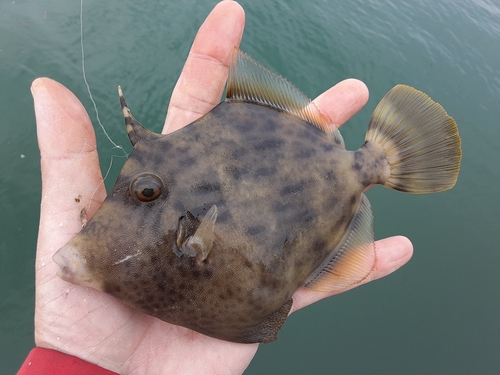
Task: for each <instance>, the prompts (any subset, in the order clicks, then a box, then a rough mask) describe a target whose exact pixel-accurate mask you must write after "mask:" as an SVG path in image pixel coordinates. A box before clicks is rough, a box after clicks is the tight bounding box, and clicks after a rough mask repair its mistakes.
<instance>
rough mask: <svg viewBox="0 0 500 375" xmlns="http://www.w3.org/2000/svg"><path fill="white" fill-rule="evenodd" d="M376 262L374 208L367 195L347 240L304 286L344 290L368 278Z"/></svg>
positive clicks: (349, 230)
mask: <svg viewBox="0 0 500 375" xmlns="http://www.w3.org/2000/svg"><path fill="white" fill-rule="evenodd" d="M376 265H377V252H376V249H375V241H374V237H373V215H372V209H371V206H370V202H369V201H368V198H367V197H366V196H365V195H364V194H363V195H362V198H361V205H360V208H359V210H358V212H357V213H356V215H355V216H354V218H353V219H352V221H351V224H350V225H349V228H348V230H347V232H346V235H345V237H344V239H343V240H342V241H341V243H340V244H339V245H338V246H337V248H335V249H334V250H333V251H332V252H331V255H330V256H329V257H328V258H327V259H325V261H324V262H323V263H322V264H321V266H320V267H318V268H317V270H316V271H315V272H313V273H312V274H311V275H310V276H309V278H308V279H307V280H306V282H305V283H304V286H305V287H307V288H309V289H312V290H316V291H321V292H329V293H331V292H340V291H343V290H346V289H350V288H352V287H354V286H356V285H357V284H360V283H362V282H363V281H365V280H366V279H367V278H368V277H369V276H370V275H371V274H372V273H373V271H374V270H375V267H376Z"/></svg>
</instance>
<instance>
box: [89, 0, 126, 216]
mask: <svg viewBox="0 0 500 375" xmlns="http://www.w3.org/2000/svg"><path fill="white" fill-rule="evenodd" d="M80 47H81V55H82V75H83V82H84V83H85V86H86V87H87V92H88V94H89V98H90V101H91V102H92V105H93V106H94V111H95V115H96V119H97V123H98V124H99V126H100V127H101V129H102V131H103V133H104V135H105V136H106V138H107V139H108V141H109V142H110V143H111V144H112V145H113V148H118V149H120V150H122V152H123V155H111V159H110V162H109V166H108V170H107V171H106V174H105V175H104V177H103V179H102V181H101V182H100V183H99V184H98V185H97V186H96V188H95V190H94V192H93V193H92V196H91V197H90V200H89V209H90V203H91V202H92V198H93V197H94V195H95V193H96V191H97V189H99V187H100V186H101V185H102V184H104V181H105V180H106V178H107V177H108V175H109V172H110V171H111V167H112V166H113V159H114V158H115V157H120V158H123V157H127V156H128V154H127V153H126V152H125V150H124V149H123V146H121V145H118V144H116V143H115V142H114V141H113V139H111V137H110V136H109V134H108V132H107V131H106V128H105V127H104V125H103V124H102V122H101V119H100V117H99V110H98V109H97V104H96V102H95V100H94V97H93V95H92V91H91V90H90V86H89V83H88V81H87V73H86V71H85V48H84V44H83V0H80Z"/></svg>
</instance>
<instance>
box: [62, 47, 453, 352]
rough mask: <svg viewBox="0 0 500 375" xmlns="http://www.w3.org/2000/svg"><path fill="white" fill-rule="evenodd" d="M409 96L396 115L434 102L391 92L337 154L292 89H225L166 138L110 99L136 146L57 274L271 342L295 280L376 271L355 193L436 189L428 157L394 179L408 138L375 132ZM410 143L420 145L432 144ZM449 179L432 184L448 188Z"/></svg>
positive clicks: (232, 336) (191, 324) (319, 282)
mask: <svg viewBox="0 0 500 375" xmlns="http://www.w3.org/2000/svg"><path fill="white" fill-rule="evenodd" d="M236 53H239V52H238V51H236ZM238 56H241V55H238ZM245 61H246V60H245ZM266 74H268V71H265V72H264V76H265V75H266ZM272 79H273V78H271V80H272ZM278 83H280V82H279V81H278ZM286 84H287V83H285V86H286ZM258 85H262V84H261V82H260V81H259V83H258ZM274 85H275V83H273V86H274ZM231 87H232V86H231ZM259 87H260V86H259ZM287 87H288V86H286V87H285V91H286V90H287ZM259 90H260V89H259ZM412 90H413V91H412ZM228 91H230V90H228ZM264 91H265V92H269V90H264ZM406 94H408V98H407V99H406V100H404V101H402V102H401V103H399V102H398V103H397V108H396V109H397V111H396V113H399V112H398V111H403V110H404V108H405V106H407V105H409V103H412V102H413V101H417V102H419V101H420V102H422V103H424V104H426V105H427V107H428V108H430V110H435V109H436V106H437V104H436V103H434V102H432V101H430V99H428V97H426V96H425V94H421V93H419V92H416V90H414V89H407V88H405V87H400V88H399V89H397V90H396V92H393V94H392V96H390V95H389V94H388V95H389V96H388V99H387V100H383V101H382V102H381V104H380V105H379V106H381V108H380V109H378V110H376V113H375V114H377V115H380V114H383V115H387V116H386V117H387V118H388V120H387V119H381V120H380V119H378V117H377V116H375V114H374V118H375V119H376V120H374V122H373V124H372V123H371V124H370V131H369V133H368V134H369V135H367V140H366V141H365V144H364V145H363V146H362V147H361V148H360V149H359V150H357V151H347V150H345V148H344V146H343V144H342V141H341V137H340V135H339V134H336V133H331V134H328V133H327V132H326V131H325V130H324V129H325V128H326V127H323V128H322V127H321V125H322V124H321V121H319V126H315V125H318V123H317V122H316V120H315V119H316V118H320V117H318V116H316V114H314V113H313V114H312V115H311V114H306V115H305V116H302V113H304V111H303V108H305V105H306V104H307V103H305V104H304V105H302V106H299V105H298V104H301V103H302V102H301V100H302V99H301V97H300V96H294V95H295V93H294V92H292V93H291V94H290V95H288V97H287V96H286V95H285V97H287V98H288V99H290V100H288V99H287V101H286V103H285V104H286V105H284V104H283V103H282V102H280V99H278V100H275V99H274V98H275V97H277V95H276V93H274V92H272V91H271V94H270V95H268V96H267V97H266V95H267V94H263V98H264V99H265V100H260V99H259V98H258V99H259V100H253V99H252V100H250V99H249V98H246V97H243V98H242V99H241V98H237V97H236V96H231V97H230V98H229V99H228V100H226V101H225V102H222V103H221V104H219V105H218V106H217V107H215V108H214V109H213V110H212V111H210V112H209V113H208V114H207V115H205V116H203V117H202V118H200V119H199V120H197V121H195V122H193V123H192V124H190V125H188V126H186V127H185V128H182V129H180V130H178V131H176V132H174V133H172V134H169V135H164V136H162V135H157V134H154V133H151V132H149V131H147V130H146V129H145V128H143V127H142V126H141V125H140V124H139V123H137V122H136V120H135V119H134V118H133V117H132V116H131V114H130V111H129V110H128V107H127V105H126V103H125V101H124V99H123V97H121V100H122V108H123V110H124V115H125V118H126V124H127V131H128V133H129V137H130V139H131V141H132V144H133V145H134V150H133V151H132V153H131V154H130V156H129V157H128V159H127V161H126V162H125V164H124V166H123V168H122V171H121V173H120V175H119V177H118V179H117V181H116V183H115V185H114V187H113V188H112V190H111V191H110V193H109V195H108V197H107V198H106V200H105V201H104V203H103V205H102V206H101V208H100V209H99V210H98V211H97V213H96V214H95V215H94V217H93V218H92V220H91V221H90V222H89V223H88V224H87V225H86V226H85V228H83V230H82V231H81V232H80V233H79V234H78V235H77V236H76V237H74V238H73V239H72V240H71V241H70V242H69V243H68V244H67V245H65V246H64V247H63V248H61V249H60V250H59V251H58V252H57V253H56V254H55V255H54V261H55V262H56V263H57V264H59V265H60V266H61V270H60V271H59V276H60V277H62V278H63V279H64V280H67V281H70V282H73V283H75V284H78V285H84V286H90V287H93V288H96V289H99V290H102V291H104V292H106V293H109V294H111V295H113V296H115V297H117V298H118V299H119V300H121V301H122V302H124V303H125V304H127V305H130V306H132V307H134V308H137V309H140V310H141V311H143V312H145V313H147V314H149V315H152V316H155V317H157V318H159V319H162V320H164V321H166V322H169V323H172V324H176V325H180V326H184V327H187V328H190V329H193V330H195V331H197V332H200V333H203V334H206V335H208V336H211V337H215V338H219V339H223V340H228V341H234V342H242V343H253V342H270V341H273V340H276V338H277V334H278V331H279V329H280V328H281V326H282V325H283V323H284V321H285V320H286V317H287V315H288V313H289V310H290V308H291V305H292V295H293V293H294V292H295V290H296V289H297V288H298V287H300V286H302V285H304V286H306V287H310V288H312V289H315V288H316V289H317V290H325V289H324V288H325V287H324V285H325V284H326V285H333V286H335V284H337V285H341V286H343V285H344V284H343V282H344V281H345V280H348V282H350V280H351V279H352V280H354V283H356V282H360V281H361V280H362V279H363V277H366V275H368V274H369V273H370V272H371V270H372V269H373V267H374V264H375V261H376V254H375V248H374V246H373V229H372V223H371V220H372V219H371V209H370V207H369V203H368V200H367V199H366V197H365V196H364V194H363V190H365V189H366V188H367V187H368V186H369V185H372V184H376V183H380V184H387V183H391V184H393V185H395V187H393V188H397V189H399V190H405V189H407V190H408V191H411V190H412V189H414V190H415V189H417V188H418V189H420V190H421V191H418V192H430V191H434V190H436V189H435V188H434V187H435V181H434V177H432V179H431V180H430V182H427V180H426V179H425V178H426V176H427V174H425V173H424V175H423V176H421V170H422V168H421V167H422V165H425V164H426V163H427V162H430V161H429V160H425V158H424V160H423V161H422V162H420V164H419V165H418V166H416V167H414V166H413V165H412V166H411V168H416V170H417V174H418V179H423V182H421V183H420V185H419V184H417V187H416V188H415V186H414V185H415V182H414V179H412V178H409V181H410V182H404V183H399V180H400V179H401V178H400V177H394V176H393V173H392V170H393V169H396V170H398V171H400V172H401V175H402V176H407V175H408V171H407V170H406V169H405V166H404V165H403V166H400V165H399V164H401V160H402V159H404V158H403V157H398V156H399V155H407V153H406V154H405V153H399V151H401V150H406V149H405V148H404V147H403V146H401V145H407V144H410V145H411V144H412V142H411V140H412V139H413V137H414V136H413V133H414V132H413V131H406V133H409V134H410V135H411V136H410V141H408V139H406V138H405V139H403V140H402V141H400V142H399V143H398V144H396V145H393V144H392V143H390V142H389V144H390V146H391V147H390V148H388V147H386V148H384V147H383V145H382V144H383V142H381V141H378V140H377V141H376V140H374V138H375V137H372V135H374V136H376V135H378V134H380V133H384V134H388V135H387V136H392V135H389V134H391V133H390V131H389V130H387V128H389V129H391V127H390V126H388V125H392V124H393V123H394V122H395V121H396V120H397V119H399V118H402V117H404V116H394V115H392V109H393V101H392V99H393V98H394V97H396V98H397V97H398V96H399V95H406ZM249 96H250V95H249ZM253 97H254V96H253V94H252V98H253ZM297 98H298V99H297ZM420 102H419V107H418V108H419V110H421V109H422V108H424V109H425V108H426V107H422V106H421V105H420V104H422V103H420ZM290 103H291V104H290ZM297 103H298V104H297ZM282 104H283V105H282ZM299 107H300V108H299ZM297 108H299V109H298V110H297ZM424 114H425V111H424ZM315 116H316V117H315ZM416 116H417V118H416V120H415V121H416V122H418V123H420V118H418V115H416ZM379 117H380V116H379ZM382 117H384V116H382ZM435 117H437V120H435V121H436V122H437V123H438V126H441V123H442V122H443V121H444V122H445V123H446V124H448V123H449V117H448V116H447V115H446V113H445V112H444V110H442V108H441V107H439V108H437V115H435ZM425 118H427V117H425ZM410 122H411V121H410ZM451 122H452V123H449V124H448V125H449V127H450V129H451V130H447V132H448V133H446V132H445V133H446V134H444V135H442V136H441V135H440V136H439V137H441V138H442V139H444V140H446V141H447V140H448V139H450V137H452V138H453V137H454V138H453V139H454V140H455V142H454V143H453V142H452V143H451V146H449V148H450V150H451V151H446V152H442V150H441V151H440V154H444V158H445V159H446V160H453V161H452V162H451V164H450V165H451V167H450V165H448V164H446V165H445V164H443V163H440V162H436V160H435V159H432V168H436V167H434V164H436V165H438V167H437V168H445V169H446V170H450V169H453V168H458V165H459V160H460V153H459V143H458V148H457V142H459V138H457V137H458V133H456V125H455V124H454V121H453V120H451ZM313 123H314V124H315V125H313ZM387 123H388V125H387ZM448 125H447V126H448ZM398 126H404V124H403V125H398ZM379 128H382V129H379ZM450 132H451V133H450ZM455 133H456V134H455ZM370 134H371V135H370ZM449 134H452V135H449ZM382 138H383V139H384V137H382ZM417 138H418V139H419V142H418V143H419V144H421V143H423V144H424V149H425V150H426V153H429V150H428V149H427V148H426V147H427V143H429V142H427V143H426V142H425V141H422V140H421V139H420V138H419V137H417ZM457 139H458V141H457ZM430 143H432V144H434V143H436V142H434V141H432V142H430ZM405 147H406V146H405ZM394 150H396V151H394ZM446 150H447V149H446ZM406 151H407V150H406ZM406 151H405V152H406ZM408 152H410V153H411V152H413V147H411V148H410V151H408ZM457 158H458V162H457ZM457 163H458V164H457ZM410 164H411V163H410ZM411 168H410V169H411ZM432 171H433V172H436V171H435V169H432ZM438 172H439V170H438ZM457 174H458V170H457V171H456V172H453V175H452V176H451V177H446V178H447V180H446V179H445V181H444V182H445V185H443V186H445V188H449V187H450V186H452V185H453V184H454V181H456V176H457ZM410 175H411V174H410ZM431 175H432V176H434V175H436V173H431ZM437 175H439V173H437ZM453 179H454V180H453ZM450 181H451V182H450ZM398 184H399V185H398ZM445 188H440V189H441V190H444V189H445ZM427 190H428V191H427ZM188 239H191V240H192V241H191V242H189V241H188ZM188 242H189V243H191V245H190V246H187V245H186V243H188ZM363 267H365V268H363ZM346 285H347V284H346ZM328 288H329V286H327V289H326V290H330V289H328Z"/></svg>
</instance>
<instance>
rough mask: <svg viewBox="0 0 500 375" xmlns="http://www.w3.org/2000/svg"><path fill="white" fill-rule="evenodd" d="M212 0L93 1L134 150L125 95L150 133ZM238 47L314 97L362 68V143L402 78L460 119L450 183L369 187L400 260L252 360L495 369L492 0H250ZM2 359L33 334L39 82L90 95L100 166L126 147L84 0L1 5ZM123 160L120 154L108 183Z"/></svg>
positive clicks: (314, 367)
mask: <svg viewBox="0 0 500 375" xmlns="http://www.w3.org/2000/svg"><path fill="white" fill-rule="evenodd" d="M214 4H215V2H212V1H203V2H202V1H194V0H191V1H175V2H174V1H164V2H160V1H148V2H135V1H130V0H126V1H123V0H121V1H119V0H108V1H106V2H102V1H101V2H100V1H85V2H84V6H83V10H84V13H83V20H84V23H83V28H82V30H83V36H84V46H85V68H86V75H87V79H88V83H89V86H90V89H91V91H92V94H93V97H94V99H95V102H96V106H97V108H98V110H99V117H100V120H101V122H102V123H103V125H104V126H105V127H106V129H107V131H108V133H109V134H110V136H111V137H112V138H113V139H114V141H115V142H117V143H119V144H122V145H124V147H125V148H126V149H127V150H130V146H129V144H128V140H127V138H126V134H125V131H124V127H123V119H122V117H121V116H122V115H121V111H120V109H119V104H118V100H117V96H116V86H117V85H122V87H123V88H124V90H125V92H126V95H127V100H128V102H129V103H130V104H131V105H132V109H133V111H134V114H135V116H136V117H137V118H138V119H140V121H141V122H142V123H143V124H144V125H146V126H147V127H149V128H150V129H153V130H155V131H159V130H160V129H161V127H162V124H163V119H164V116H165V111H166V108H167V103H168V100H169V96H170V93H171V91H172V89H173V87H174V85H175V82H176V79H177V77H178V75H179V73H180V70H181V68H182V65H183V63H184V60H185V57H186V55H187V52H188V50H189V47H190V44H191V42H192V39H193V37H194V35H195V33H196V31H197V29H198V27H199V25H200V24H201V23H202V22H203V20H204V18H205V17H206V15H207V14H208V12H209V11H210V9H211V8H212V7H213V5H214ZM241 4H242V5H243V7H244V8H245V10H246V12H247V27H246V32H245V36H244V38H243V43H242V48H243V49H244V50H245V51H247V52H248V53H250V54H251V55H252V56H253V57H255V58H256V59H257V60H258V61H260V62H262V63H264V64H265V65H267V66H269V67H271V68H272V69H274V70H276V71H278V72H279V73H280V74H282V75H283V76H285V77H286V78H288V79H289V80H290V81H292V82H293V83H294V84H295V85H296V86H298V87H299V88H301V89H302V90H303V91H304V92H305V93H306V94H307V95H309V96H310V97H315V96H316V95H318V94H320V93H321V92H322V91H324V90H326V89H327V88H329V87H330V86H332V85H333V84H335V83H336V82H338V81H340V80H342V79H345V78H348V77H356V78H358V79H361V80H363V81H364V82H365V83H366V84H367V85H368V87H369V89H370V95H371V97H370V101H369V102H368V104H367V105H366V107H365V108H364V109H363V110H362V111H361V112H360V113H359V114H357V115H356V116H355V117H354V118H353V119H352V120H351V121H350V122H349V124H348V125H346V126H345V127H343V129H342V133H343V135H344V138H345V139H346V143H347V146H348V147H349V148H351V149H353V148H357V147H359V146H360V145H361V144H362V142H363V139H364V132H365V130H366V124H367V122H368V119H369V117H370V115H371V112H372V111H373V109H374V108H375V106H376V104H377V102H378V101H379V100H380V98H381V97H382V96H383V95H384V94H385V93H386V92H387V91H388V90H389V89H390V88H391V87H392V86H394V85H395V84H397V83H405V84H409V85H412V86H414V87H416V88H419V89H421V90H422V91H425V92H427V93H428V94H429V95H431V96H432V97H433V98H434V99H435V100H437V101H438V102H440V103H441V104H442V105H443V106H444V107H445V108H446V110H447V111H448V113H449V114H450V115H451V116H453V117H454V118H455V120H456V121H457V123H458V125H459V128H460V134H461V136H462V140H463V154H464V157H463V163H462V171H461V174H460V178H459V181H458V184H457V186H456V187H455V189H453V190H451V191H449V192H446V193H442V194H437V195H433V196H409V195H406V194H402V193H398V192H393V191H389V190H387V189H384V188H381V187H376V188H374V189H372V190H371V191H370V192H369V193H368V196H369V198H370V200H371V202H372V206H373V210H374V214H375V235H376V238H383V237H387V236H390V235H394V234H404V235H406V236H408V237H409V238H410V239H411V240H412V242H413V244H414V247H415V253H414V257H413V259H412V260H411V261H410V263H409V264H408V265H406V266H405V267H403V268H402V269H401V270H399V271H398V272H396V273H395V274H393V275H391V276H389V277H387V278H385V279H383V280H380V281H377V282H374V283H371V284H369V285H366V286H363V287H361V288H358V289H356V290H353V291H350V292H348V293H345V294H343V295H339V296H336V297H334V298H330V299H328V300H325V301H322V302H320V303H317V304H315V305H314V306H311V307H308V308H307V309H304V310H302V311H299V312H297V313H295V314H293V315H292V316H291V317H290V318H289V319H288V321H287V323H286V324H285V326H284V328H283V330H282V331H281V334H280V339H279V340H278V341H277V342H276V343H273V344H269V345H262V346H261V347H260V349H259V351H258V353H257V356H256V358H255V360H254V361H253V362H252V364H251V365H250V367H249V369H248V370H247V372H246V373H247V374H305V373H317V374H323V373H332V374H333V373H336V374H382V373H383V374H445V373H449V374H451V373H453V374H471V373H474V374H496V373H498V369H499V368H500V357H499V356H498V349H499V348H500V298H499V293H498V286H499V285H500V272H499V269H500V252H499V251H498V239H499V237H500V236H499V234H498V233H499V229H500V218H499V213H500V203H499V199H498V197H497V194H496V193H497V190H498V186H500V173H499V167H498V166H499V165H500V151H499V150H500V148H499V144H500V127H499V120H498V119H499V118H500V68H499V62H500V6H499V5H497V4H496V2H494V1H480V0H476V1H461V2H453V1H447V0H433V1H430V0H418V1H413V2H408V3H403V2H400V1H396V0H394V1H374V0H373V1H350V2H340V1H321V0H312V1H308V2H301V1H299V0H288V1H285V0H276V1H264V0H252V1H250V0H245V1H241ZM0 17H1V20H2V22H1V23H0V88H1V90H0V114H1V116H2V117H1V118H2V121H1V123H0V176H1V177H0V179H1V180H0V181H1V183H0V212H1V213H2V214H1V215H0V228H2V229H1V236H0V285H1V286H2V289H1V292H0V293H1V294H0V316H1V319H0V368H1V369H2V373H6V374H7V373H14V372H15V371H16V370H17V369H18V367H19V366H20V364H21V363H22V361H23V359H24V358H25V356H26V354H27V353H28V351H29V350H30V349H31V348H32V347H33V345H34V342H33V309H34V256H35V248H36V236H37V229H38V215H39V201H40V187H41V182H40V172H39V168H40V167H39V153H38V148H37V144H36V134H35V124H34V114H33V109H32V108H33V104H32V99H31V96H30V93H29V86H30V84H31V82H32V80H33V79H34V78H36V77H39V76H49V77H51V78H54V79H56V80H58V81H60V82H61V83H63V84H64V85H66V86H67V87H69V88H70V89H71V90H72V91H73V92H75V94H76V95H77V96H78V97H79V98H80V100H82V102H83V103H84V105H85V107H86V108H87V110H88V111H89V114H90V116H91V118H92V120H93V122H94V125H95V127H96V132H97V136H98V145H99V151H100V155H101V162H102V164H103V169H106V168H107V166H108V165H109V163H110V160H111V156H112V155H120V151H119V150H117V149H114V148H113V146H112V144H111V143H109V141H108V140H107V139H106V137H105V136H104V133H103V132H102V130H101V129H100V128H99V127H98V124H97V121H96V113H95V111H94V107H93V105H92V103H91V101H90V99H89V95H88V92H87V88H86V86H85V83H84V81H83V77H82V60H81V44H80V43H81V40H80V26H81V25H80V3H79V2H67V1H61V0H52V1H48V0H46V1H34V0H26V1H8V2H6V1H3V2H1V3H0ZM122 163H123V159H120V158H115V159H114V163H113V166H112V168H111V171H110V177H109V179H108V180H107V186H108V187H109V186H110V185H111V184H112V182H113V181H114V179H115V177H116V175H117V173H118V171H119V169H120V166H121V164H122Z"/></svg>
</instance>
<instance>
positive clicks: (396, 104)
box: [366, 85, 462, 194]
mask: <svg viewBox="0 0 500 375" xmlns="http://www.w3.org/2000/svg"><path fill="white" fill-rule="evenodd" d="M366 141H373V142H376V143H378V144H379V145H380V146H382V148H383V149H384V151H385V153H386V155H387V160H388V163H389V166H390V177H389V178H388V179H387V180H386V181H385V182H383V183H382V184H383V185H384V186H386V187H388V188H391V189H395V190H400V191H404V192H408V193H413V194H427V193H435V192H440V191H444V190H448V189H451V188H452V187H453V186H454V185H455V183H456V181H457V178H458V172H459V170H460V160H461V157H462V151H461V141H460V136H459V134H458V128H457V125H456V123H455V120H453V118H451V117H450V116H448V114H447V113H446V111H445V110H444V109H443V107H442V106H441V105H440V104H438V103H436V102H434V101H433V100H432V99H431V98H430V97H429V96H428V95H427V94H424V93H423V92H421V91H418V90H416V89H414V88H413V87H410V86H405V85H397V86H395V87H394V88H393V89H391V90H390V91H389V92H388V93H387V94H386V95H385V96H384V98H382V100H381V101H380V103H379V104H378V105H377V108H375V111H374V112H373V115H372V118H371V120H370V124H369V126H368V131H367V133H366Z"/></svg>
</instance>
